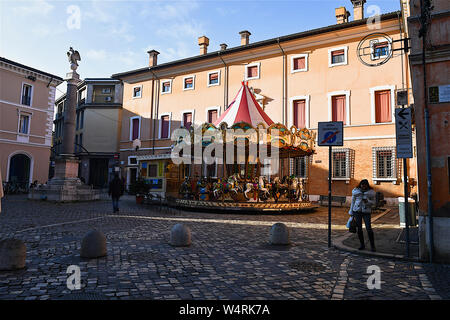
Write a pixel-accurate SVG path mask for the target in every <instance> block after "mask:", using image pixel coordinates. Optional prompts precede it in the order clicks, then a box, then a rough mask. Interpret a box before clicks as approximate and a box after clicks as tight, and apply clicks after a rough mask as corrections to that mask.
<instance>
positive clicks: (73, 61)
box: [67, 47, 81, 71]
mask: <svg viewBox="0 0 450 320" xmlns="http://www.w3.org/2000/svg"><path fill="white" fill-rule="evenodd" d="M67 57H68V58H69V62H70V69H72V70H73V71H75V70H77V68H78V63H77V61H81V57H80V53H79V52H78V51H77V50H73V48H72V47H70V49H69V51H67Z"/></svg>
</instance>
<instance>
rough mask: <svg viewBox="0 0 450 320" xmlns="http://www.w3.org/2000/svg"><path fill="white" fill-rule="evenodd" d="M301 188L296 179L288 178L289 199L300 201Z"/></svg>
mask: <svg viewBox="0 0 450 320" xmlns="http://www.w3.org/2000/svg"><path fill="white" fill-rule="evenodd" d="M300 194H301V186H300V182H299V180H298V178H297V177H290V178H289V199H291V200H295V201H298V200H299V199H300Z"/></svg>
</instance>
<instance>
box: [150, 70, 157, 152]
mask: <svg viewBox="0 0 450 320" xmlns="http://www.w3.org/2000/svg"><path fill="white" fill-rule="evenodd" d="M150 72H151V73H152V74H153V77H154V79H153V81H152V102H151V117H152V129H153V134H152V154H155V129H156V125H155V120H156V119H155V116H154V114H153V98H154V84H155V79H156V80H157V81H158V82H157V85H156V90H158V91H157V92H156V106H155V109H156V114H158V112H159V78H158V76H157V75H156V74H155V73H154V72H153V70H152V69H150Z"/></svg>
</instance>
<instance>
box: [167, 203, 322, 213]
mask: <svg viewBox="0 0 450 320" xmlns="http://www.w3.org/2000/svg"><path fill="white" fill-rule="evenodd" d="M169 206H172V207H176V208H178V209H182V210H188V211H203V212H207V211H209V212H211V211H213V212H218V211H221V212H222V211H226V212H230V211H236V212H239V213H244V212H248V213H259V214H264V213H271V214H273V213H299V212H306V211H312V210H314V209H316V208H318V206H316V205H313V204H312V203H311V202H291V203H289V202H278V203H275V202H231V201H224V202H221V201H202V200H188V199H176V200H175V202H174V203H172V204H171V205H169Z"/></svg>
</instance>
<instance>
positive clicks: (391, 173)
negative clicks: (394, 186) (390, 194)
mask: <svg viewBox="0 0 450 320" xmlns="http://www.w3.org/2000/svg"><path fill="white" fill-rule="evenodd" d="M372 158H373V180H375V181H383V180H384V181H396V180H397V167H398V164H397V159H396V155H395V147H374V148H372Z"/></svg>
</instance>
